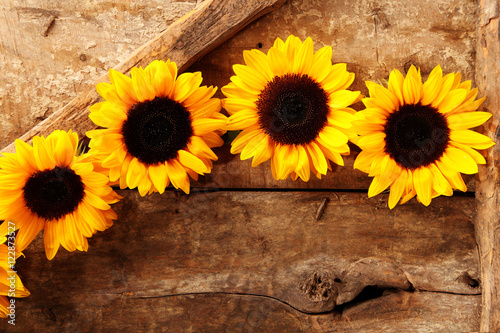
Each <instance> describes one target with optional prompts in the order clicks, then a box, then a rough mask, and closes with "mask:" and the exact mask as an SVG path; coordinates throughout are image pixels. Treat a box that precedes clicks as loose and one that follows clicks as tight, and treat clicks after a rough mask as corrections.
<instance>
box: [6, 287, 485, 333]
mask: <svg viewBox="0 0 500 333" xmlns="http://www.w3.org/2000/svg"><path fill="white" fill-rule="evenodd" d="M68 296H71V297H73V295H68ZM480 298H481V296H478V295H453V294H441V293H427V292H413V293H412V292H401V291H400V292H394V291H393V292H388V293H386V294H384V295H383V296H381V297H378V298H375V299H370V300H366V301H362V302H359V303H356V304H351V305H349V306H348V307H346V308H344V309H343V310H338V311H332V312H329V313H326V314H321V315H314V314H307V313H303V312H300V311H297V310H295V309H293V308H291V307H290V306H288V305H286V304H284V303H282V302H279V301H278V300H275V299H271V298H266V297H261V296H252V295H236V294H195V295H177V296H166V297H158V298H147V297H133V296H132V297H130V296H124V297H118V296H117V295H109V294H102V293H100V294H86V297H85V298H82V299H81V300H79V302H81V303H80V304H78V305H77V308H76V307H75V305H76V304H67V303H63V302H60V303H56V304H54V303H53V301H54V300H53V298H52V297H50V296H49V297H48V298H45V301H46V302H47V301H48V302H50V304H51V305H50V306H51V308H50V309H49V307H42V308H38V309H30V310H31V311H32V312H31V311H30V312H31V314H32V315H33V316H34V317H33V319H36V322H35V320H30V318H29V317H27V316H23V318H22V321H21V319H19V320H18V321H16V322H17V324H16V327H15V328H14V329H12V331H24V332H27V331H30V332H34V331H38V332H41V331H43V332H61V331H66V332H81V333H84V332H96V331H100V332H103V331H108V332H109V331H111V332H117V331H124V332H131V331H134V332H136V331H154V332H235V333H236V332H270V333H272V332H276V333H298V332H353V333H361V332H395V333H396V332H397V333H399V332H450V333H455V332H473V331H476V327H477V322H478V313H479V307H480ZM40 302H43V300H42V299H40ZM24 310H26V309H25V307H23V306H21V307H19V309H18V311H19V312H21V311H24ZM55 313H57V316H56V315H55ZM152 318H154V320H153V319H152ZM0 328H4V326H3V325H2V323H0ZM9 331H11V330H9Z"/></svg>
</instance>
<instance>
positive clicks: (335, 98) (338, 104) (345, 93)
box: [328, 90, 360, 109]
mask: <svg viewBox="0 0 500 333" xmlns="http://www.w3.org/2000/svg"><path fill="white" fill-rule="evenodd" d="M359 94H360V92H359V91H349V90H339V91H336V92H334V93H332V94H331V95H330V102H329V103H328V104H329V105H330V107H332V108H335V109H343V108H346V107H348V106H349V105H351V104H353V103H354V102H355V101H356V100H357V99H358V97H359Z"/></svg>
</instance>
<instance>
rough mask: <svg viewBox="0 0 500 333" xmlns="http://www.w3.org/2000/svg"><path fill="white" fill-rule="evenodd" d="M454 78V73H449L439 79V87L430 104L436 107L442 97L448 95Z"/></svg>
mask: <svg viewBox="0 0 500 333" xmlns="http://www.w3.org/2000/svg"><path fill="white" fill-rule="evenodd" d="M454 80H455V75H454V74H453V73H449V74H447V75H445V76H444V77H443V78H442V79H441V83H442V84H441V89H438V95H437V96H436V97H435V98H434V100H433V101H432V102H431V106H432V107H434V108H437V106H438V105H439V104H440V103H441V102H442V101H443V99H444V98H445V97H446V96H447V95H448V93H449V92H450V90H451V87H452V85H453V81H454Z"/></svg>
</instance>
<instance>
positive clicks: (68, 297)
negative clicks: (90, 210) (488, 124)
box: [16, 191, 480, 330]
mask: <svg viewBox="0 0 500 333" xmlns="http://www.w3.org/2000/svg"><path fill="white" fill-rule="evenodd" d="M120 194H122V195H123V196H124V199H123V200H122V201H120V202H119V203H118V204H116V205H115V209H116V211H117V213H118V215H119V218H118V221H117V222H116V223H115V225H114V226H113V227H111V228H110V229H108V230H106V231H105V232H102V233H98V234H96V235H95V236H94V237H93V238H91V239H90V248H89V252H88V253H82V252H74V253H67V252H65V251H64V250H61V253H58V254H57V255H56V257H55V258H54V259H53V260H52V261H47V260H46V258H45V254H44V251H43V242H42V239H41V237H38V238H37V239H36V240H35V241H34V243H33V244H32V245H30V247H28V249H27V250H26V251H25V252H26V258H25V259H24V258H21V259H19V262H18V265H17V268H18V270H19V273H20V275H21V277H22V279H23V282H24V284H25V285H26V286H27V288H28V289H29V290H30V291H31V293H32V295H31V296H30V297H28V298H26V299H20V300H18V302H16V304H18V305H19V308H18V311H17V312H16V315H17V316H18V319H19V321H18V322H19V323H20V325H19V327H20V328H23V327H25V328H26V327H28V328H36V330H45V329H55V327H57V328H59V329H62V328H64V327H67V326H70V325H72V324H74V323H76V324H79V325H84V324H85V323H86V322H87V321H91V322H93V323H94V324H93V325H104V324H105V322H106V320H109V319H106V320H105V319H104V317H103V316H102V313H107V316H113V315H116V316H117V317H115V318H116V319H114V320H115V321H119V320H120V319H118V318H120V316H122V315H120V313H128V312H129V310H127V311H125V310H123V312H120V311H122V310H121V309H122V308H121V307H122V306H123V304H124V300H127V299H136V298H139V299H142V298H155V299H156V298H157V299H162V298H165V297H170V296H173V295H179V294H180V295H184V294H193V293H230V294H247V295H261V296H266V297H272V298H275V299H278V300H280V301H281V302H284V303H286V304H289V305H290V306H291V307H293V308H295V309H296V310H298V311H300V312H307V313H323V312H329V311H337V310H338V309H341V308H342V306H343V304H352V302H356V297H357V296H358V295H359V294H360V293H362V291H363V289H364V288H365V287H366V286H378V287H379V288H381V289H383V290H385V289H389V290H390V289H399V290H408V291H412V290H418V291H432V292H433V293H436V294H442V293H446V294H449V293H452V294H467V295H478V294H480V289H479V288H478V283H477V277H478V267H477V253H476V247H475V240H474V231H473V225H472V223H471V220H472V215H473V212H474V199H473V198H467V197H455V198H452V199H450V198H438V199H436V202H435V204H433V205H432V206H431V207H427V208H426V207H423V206H422V205H420V204H419V203H416V202H414V203H409V204H406V205H404V206H400V207H398V208H396V209H395V210H392V211H391V210H388V209H387V208H386V205H387V203H386V200H387V196H386V195H382V196H380V197H377V198H374V199H368V198H366V195H365V194H359V193H334V192H260V191H256V192H248V191H246V192H245V191H244V192H240V191H236V192H206V191H205V192H199V193H196V192H195V193H192V194H191V195H189V196H187V195H180V194H179V193H178V192H173V191H169V192H166V193H164V194H163V195H158V194H154V195H151V196H147V197H144V198H140V197H139V195H138V194H137V192H135V191H120ZM325 197H328V198H329V203H328V204H327V206H326V209H325V210H324V213H323V215H322V217H321V218H320V219H319V220H316V213H317V209H318V207H319V205H320V204H321V203H322V202H323V199H324V198H325ZM464 299H465V298H464ZM460 302H461V301H460ZM91 303H92V304H95V305H93V306H92V307H89V304H91ZM195 304H197V303H193V305H189V303H186V305H185V307H184V308H183V310H182V311H191V310H192V309H193V307H194V308H196V307H195ZM419 304H420V303H419ZM467 304H468V303H467ZM462 306H465V305H463V304H462V303H458V304H457V307H462ZM468 306H470V304H469V305H467V307H468ZM115 307H116V308H115ZM96 308H99V309H101V308H102V309H101V310H99V311H98V312H97V314H94V311H95V309H96ZM44 309H47V310H44ZM131 311H132V313H135V312H134V311H135V310H131ZM138 311H139V310H138ZM172 311H173V310H172ZM50 312H52V313H53V316H55V317H56V318H59V319H57V320H56V321H55V322H51V321H50V320H47V319H46V318H45V316H46V314H44V313H50ZM115 312H116V314H115ZM132 313H131V314H130V316H133V315H132ZM247 315H249V314H247ZM447 315H448V314H447ZM449 315H451V314H449ZM28 318H30V319H28ZM106 318H107V317H106ZM144 318H146V317H144ZM149 318H158V317H155V316H152V317H149ZM240 320H244V316H243V317H241V318H240ZM415 320H416V319H415ZM22 323H25V324H24V325H29V326H22ZM95 327H97V326H95Z"/></svg>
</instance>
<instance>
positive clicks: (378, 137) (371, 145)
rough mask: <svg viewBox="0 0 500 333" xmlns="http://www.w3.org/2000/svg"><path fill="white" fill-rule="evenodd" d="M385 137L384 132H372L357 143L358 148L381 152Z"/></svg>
mask: <svg viewBox="0 0 500 333" xmlns="http://www.w3.org/2000/svg"><path fill="white" fill-rule="evenodd" d="M385 137H386V134H385V133H384V132H374V133H371V134H368V135H364V136H363V137H361V138H360V139H359V141H358V146H360V147H361V148H362V149H366V150H383V148H384V147H385Z"/></svg>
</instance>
